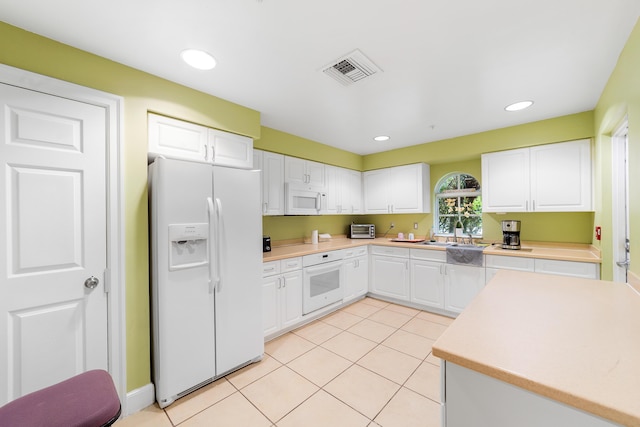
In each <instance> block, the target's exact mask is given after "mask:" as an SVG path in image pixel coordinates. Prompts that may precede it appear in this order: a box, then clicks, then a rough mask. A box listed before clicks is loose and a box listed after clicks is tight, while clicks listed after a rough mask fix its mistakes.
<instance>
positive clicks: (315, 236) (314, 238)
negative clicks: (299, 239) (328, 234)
mask: <svg viewBox="0 0 640 427" xmlns="http://www.w3.org/2000/svg"><path fill="white" fill-rule="evenodd" d="M311 244H312V245H317V244H318V230H313V231H312V232H311Z"/></svg>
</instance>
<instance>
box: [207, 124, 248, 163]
mask: <svg viewBox="0 0 640 427" xmlns="http://www.w3.org/2000/svg"><path fill="white" fill-rule="evenodd" d="M208 147H209V149H208V151H209V153H208V154H209V158H208V161H210V162H211V163H213V164H214V165H220V166H230V167H234V168H243V169H251V168H252V167H253V140H252V139H251V138H247V137H246V136H241V135H236V134H233V133H229V132H222V131H220V130H216V129H209V135H208Z"/></svg>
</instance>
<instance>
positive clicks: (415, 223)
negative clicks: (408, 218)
mask: <svg viewBox="0 0 640 427" xmlns="http://www.w3.org/2000/svg"><path fill="white" fill-rule="evenodd" d="M413 229H414V230H417V229H418V223H417V222H414V223H413Z"/></svg>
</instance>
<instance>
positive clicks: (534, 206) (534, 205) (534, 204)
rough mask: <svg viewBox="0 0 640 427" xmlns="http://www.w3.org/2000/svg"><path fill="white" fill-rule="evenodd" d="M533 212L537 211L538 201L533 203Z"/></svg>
mask: <svg viewBox="0 0 640 427" xmlns="http://www.w3.org/2000/svg"><path fill="white" fill-rule="evenodd" d="M533 211H534V212H535V211H536V201H535V200H534V201H533Z"/></svg>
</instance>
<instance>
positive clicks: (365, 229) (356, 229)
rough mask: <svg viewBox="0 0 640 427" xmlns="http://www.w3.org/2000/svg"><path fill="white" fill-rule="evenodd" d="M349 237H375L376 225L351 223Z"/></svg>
mask: <svg viewBox="0 0 640 427" xmlns="http://www.w3.org/2000/svg"><path fill="white" fill-rule="evenodd" d="M349 237H350V238H352V239H375V238H376V226H375V225H373V224H351V227H350V229H349Z"/></svg>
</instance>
